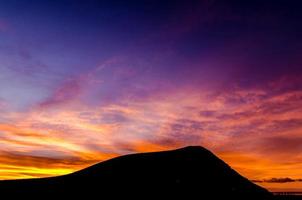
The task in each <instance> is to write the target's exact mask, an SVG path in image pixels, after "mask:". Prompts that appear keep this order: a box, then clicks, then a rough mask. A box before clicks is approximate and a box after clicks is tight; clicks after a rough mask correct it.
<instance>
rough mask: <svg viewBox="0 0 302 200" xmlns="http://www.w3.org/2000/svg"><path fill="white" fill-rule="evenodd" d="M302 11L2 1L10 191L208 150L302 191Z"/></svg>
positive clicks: (252, 174) (148, 0) (271, 3)
mask: <svg viewBox="0 0 302 200" xmlns="http://www.w3.org/2000/svg"><path fill="white" fill-rule="evenodd" d="M299 2H300V1H298V0H296V1H295V0H292V1H287V0H266V1H263V0H250V1H249V0H248V1H240V0H238V1H234V0H231V1H222V0H220V1H219V0H217V1H215V0H205V1H203V0H200V1H187V0H186V1H176V0H165V1H157V0H144V1H141V0H137V1H134V0H130V1H124V0H120V1H118V0H114V1H94V0H86V1H84V0H83V1H77V0H49V1H47V0H43V1H38V0H22V1H19V0H9V1H6V0H0V112H1V115H0V179H19V178H32V177H47V176H53V175H61V174H66V173H70V172H73V171H75V170H79V169H82V168H84V167H87V166H89V165H91V164H95V163H97V162H100V161H103V160H106V159H108V158H112V157H115V156H118V155H124V154H129V153H136V152H146V151H158V150H166V149H173V148H177V147H182V146H187V145H202V146H204V147H206V148H208V149H209V150H211V151H212V152H214V153H215V154H216V155H218V156H219V157H220V158H222V159H223V160H224V161H226V162H227V163H228V164H229V165H231V166H232V167H233V168H234V169H236V170H237V171H238V172H240V173H241V174H242V175H244V176H246V177H248V178H249V179H251V180H258V181H263V180H266V181H265V182H262V183H259V184H262V185H264V186H265V187H267V188H269V189H271V190H272V188H279V189H280V190H285V189H286V190H289V189H290V190H302V183H301V180H300V181H299V180H297V179H302V57H301V54H302V12H301V8H302V4H301V3H299ZM285 177H289V178H291V179H295V180H296V181H295V182H290V183H270V182H274V181H270V180H269V179H272V178H276V179H279V178H285ZM276 179H274V180H276ZM275 182H278V181H275ZM288 184H291V185H288Z"/></svg>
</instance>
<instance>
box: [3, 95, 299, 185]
mask: <svg viewBox="0 0 302 200" xmlns="http://www.w3.org/2000/svg"><path fill="white" fill-rule="evenodd" d="M181 91H182V90H180V91H177V92H176V93H173V94H171V95H170V96H167V97H165V98H158V97H156V98H149V99H147V100H145V101H143V102H142V101H136V102H135V101H134V102H132V103H129V102H128V104H127V106H124V105H123V104H116V105H114V104H111V105H108V106H106V107H99V108H90V107H83V106H81V105H80V104H78V102H77V101H76V100H75V101H73V102H69V105H68V106H67V105H66V106H65V107H64V109H57V110H52V109H48V108H47V107H43V108H39V107H38V108H33V109H32V110H30V111H28V113H22V114H19V113H10V114H9V115H7V116H8V117H10V123H2V124H0V132H1V141H0V144H1V150H2V153H1V154H0V163H1V165H0V179H20V178H37V177H48V176H57V175H63V174H68V173H71V172H74V171H76V170H79V169H82V168H85V167H87V166H89V165H92V164H95V163H97V162H100V161H104V160H107V159H109V158H112V157H116V156H119V155H124V154H128V153H137V152H148V151H161V150H167V149H174V148H178V147H182V146H186V145H202V146H204V147H206V148H208V149H209V150H211V151H213V152H214V153H215V154H216V155H217V156H218V157H220V158H222V159H223V160H224V161H225V162H227V163H228V164H229V165H230V166H231V167H232V168H234V169H235V170H237V171H238V172H239V173H241V174H242V175H243V176H246V177H247V178H249V179H251V180H263V179H269V178H273V177H285V176H286V177H291V178H295V179H298V178H301V177H302V171H301V170H300V169H301V167H302V165H301V163H302V162H301V161H302V154H300V153H299V152H293V151H295V149H293V148H299V143H297V142H296V141H297V140H296V139H298V140H299V139H301V140H302V138H301V137H299V133H300V132H301V126H299V124H295V123H293V122H295V121H297V120H302V119H301V117H302V116H300V113H301V107H300V108H299V109H300V110H299V109H288V108H287V107H284V108H283V109H284V110H286V111H284V112H279V113H277V114H276V113H272V112H269V111H266V110H264V109H263V108H262V106H263V105H267V104H270V105H272V106H273V105H275V104H276V105H281V104H280V103H282V102H285V101H289V99H290V100H291V101H295V99H296V98H298V97H301V96H302V94H301V93H286V94H282V95H281V96H274V97H272V98H269V99H267V100H266V101H262V100H261V99H260V98H258V96H257V95H259V91H246V92H243V91H236V92H235V93H236V94H234V96H235V95H237V97H238V98H247V96H249V98H253V102H251V103H250V104H242V105H236V106H233V105H232V104H230V103H228V101H229V98H230V97H229V96H224V95H223V94H222V95H220V96H218V97H215V99H214V100H213V99H208V97H207V94H206V93H205V95H204V96H201V95H198V93H195V92H194V91H193V90H192V91H191V94H190V95H188V94H186V95H183V93H182V92H181ZM260 93H265V91H261V92H260ZM234 96H232V98H234ZM293 97H295V98H293ZM298 99H299V98H298ZM295 103H300V104H301V102H300V101H296V102H295ZM176 104H177V105H178V106H177V107H175V106H174V105H176ZM60 106H62V105H60ZM285 106H290V104H285ZM297 107H298V105H297ZM278 109H279V108H278ZM108 118H113V120H112V121H106V120H108ZM275 122H278V123H279V125H280V123H284V124H283V126H284V127H282V126H280V127H278V129H277V128H276V126H277V124H275V125H273V124H274V123H275ZM295 125H296V126H295ZM289 126H291V127H290V128H291V129H289V128H288V127H289ZM292 126H294V127H292ZM268 131H271V133H274V135H273V136H272V135H267V134H265V133H266V132H268ZM242 132H244V137H241V136H238V135H240V134H242ZM285 135H286V138H285V137H284V136H285ZM279 140H280V141H281V142H280V141H279ZM280 145H281V146H280ZM282 145H283V146H282ZM281 150H282V153H280V151H281ZM292 153H295V155H294V156H288V155H290V154H292ZM260 185H263V186H265V187H267V188H271V187H273V188H274V190H276V186H278V187H280V188H282V185H281V186H279V185H277V184H275V185H273V186H271V185H272V184H269V183H261V184H260ZM268 185H269V186H268ZM293 185H294V184H293ZM296 185H298V183H296ZM278 187H277V188H278Z"/></svg>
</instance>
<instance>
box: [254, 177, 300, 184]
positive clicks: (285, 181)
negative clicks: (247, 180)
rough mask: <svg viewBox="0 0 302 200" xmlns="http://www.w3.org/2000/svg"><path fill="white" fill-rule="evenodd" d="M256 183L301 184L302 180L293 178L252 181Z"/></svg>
mask: <svg viewBox="0 0 302 200" xmlns="http://www.w3.org/2000/svg"><path fill="white" fill-rule="evenodd" d="M251 181H253V182H254V183H290V182H301V181H302V179H292V178H288V177H286V178H271V179H264V180H251Z"/></svg>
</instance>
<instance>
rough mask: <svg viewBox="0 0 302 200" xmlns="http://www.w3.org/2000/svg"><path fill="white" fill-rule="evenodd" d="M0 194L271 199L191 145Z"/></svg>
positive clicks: (7, 184) (7, 186)
mask: <svg viewBox="0 0 302 200" xmlns="http://www.w3.org/2000/svg"><path fill="white" fill-rule="evenodd" d="M0 195H5V196H6V195H8V196H11V197H14V196H19V197H23V198H28V199H35V198H37V199H43V198H48V197H49V198H51V197H53V198H58V197H63V196H65V197H70V198H73V197H85V199H108V196H110V197H116V196H123V197H124V198H123V199H127V198H129V197H130V199H134V198H135V199H149V198H156V199H158V198H159V199H161V198H163V197H167V198H168V199H173V198H183V199H219V198H220V199H255V200H256V199H257V200H261V199H263V200H265V199H270V198H271V197H272V195H271V193H269V192H268V191H267V190H265V189H263V188H261V187H259V186H257V185H255V184H254V183H252V182H250V181H249V180H247V179H246V178H244V177H243V176H241V175H239V174H238V173H237V172H236V171H234V170H233V169H231V168H230V167H229V166H228V165H227V164H225V163H224V162H223V161H222V160H220V159H219V158H218V157H216V156H215V155H214V154H212V153H211V152H210V151H208V150H206V149H205V148H202V147H197V146H196V147H195V146H194V147H193V146H190V147H185V148H182V149H177V150H171V151H163V152H154V153H140V154H132V155H126V156H121V157H117V158H114V159H111V160H108V161H105V162H101V163H99V164H96V165H93V166H91V167H88V168H86V169H83V170H80V171H78V172H75V173H72V174H69V175H64V176H58V177H52V178H42V179H28V180H13V181H0ZM0 198H1V197H0ZM68 199H69V198H68Z"/></svg>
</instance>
